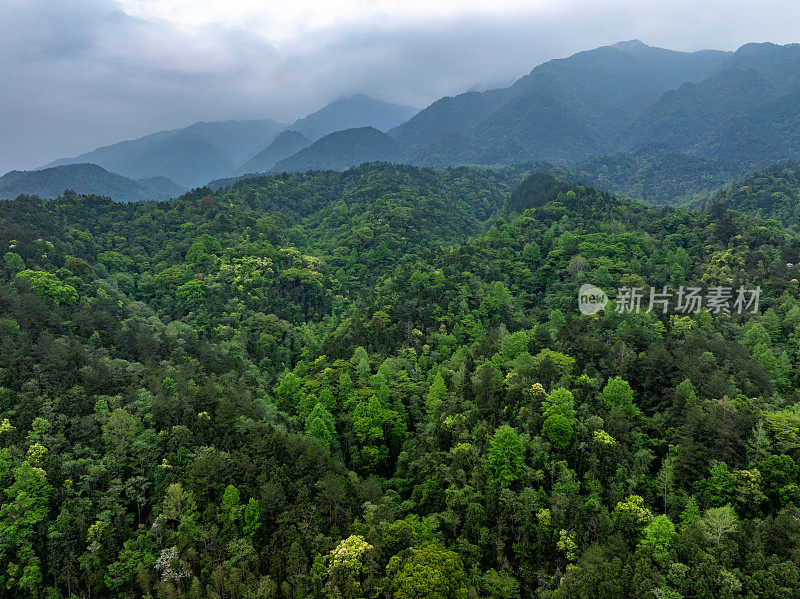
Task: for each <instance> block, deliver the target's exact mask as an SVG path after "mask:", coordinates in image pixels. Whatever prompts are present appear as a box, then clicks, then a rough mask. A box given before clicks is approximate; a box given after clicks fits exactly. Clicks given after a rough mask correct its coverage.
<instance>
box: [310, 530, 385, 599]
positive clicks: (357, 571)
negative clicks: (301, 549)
mask: <svg viewBox="0 0 800 599" xmlns="http://www.w3.org/2000/svg"><path fill="white" fill-rule="evenodd" d="M373 549H374V548H373V546H372V545H370V544H369V543H367V542H366V541H365V540H364V538H363V537H361V536H358V535H351V536H349V537H347V538H346V539H344V540H342V541H341V542H340V543H339V544H338V545H337V546H336V548H335V549H333V550H332V551H331V552H330V553H328V555H326V556H325V558H323V559H322V560H319V561H318V562H317V563H316V564H315V565H314V572H315V574H316V576H317V577H320V578H323V579H324V590H325V594H326V596H328V597H342V599H358V598H360V597H365V596H367V595H366V591H367V589H366V588H365V579H366V574H367V568H366V566H365V561H366V559H368V557H369V555H370V554H371V553H372V551H373Z"/></svg>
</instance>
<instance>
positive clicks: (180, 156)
mask: <svg viewBox="0 0 800 599" xmlns="http://www.w3.org/2000/svg"><path fill="white" fill-rule="evenodd" d="M282 128H283V125H281V124H279V123H276V122H275V121H272V120H270V119H262V120H251V121H220V122H211V123H206V122H199V123H195V124H193V125H190V126H188V127H185V128H183V129H173V130H168V131H159V132H157V133H153V134H150V135H146V136H144V137H140V138H138V139H134V140H128V141H123V142H120V143H117V144H113V145H111V146H105V147H102V148H97V149H95V150H92V151H91V152H87V153H86V154H81V155H80V156H77V157H75V158H62V159H60V160H56V161H55V162H52V163H50V164H49V165H47V166H60V165H64V164H76V163H92V164H98V165H100V166H102V167H103V168H105V169H108V170H110V171H113V172H116V173H120V174H122V175H124V176H126V177H131V178H134V179H141V178H147V177H159V176H160V177H167V178H169V179H171V180H173V181H175V182H176V183H178V184H180V185H182V186H184V187H187V188H189V187H196V186H198V185H202V184H204V183H206V182H207V181H209V180H211V179H214V178H217V177H223V176H227V175H229V174H230V173H231V172H233V170H234V168H235V166H236V165H237V164H241V163H242V162H243V161H244V160H246V159H247V158H249V157H250V156H252V155H253V154H254V153H256V152H258V151H259V150H260V149H262V148H263V147H264V146H265V145H266V144H268V143H270V142H271V141H272V139H273V138H274V137H275V135H276V134H277V133H278V132H279V131H280V130H281V129H282Z"/></svg>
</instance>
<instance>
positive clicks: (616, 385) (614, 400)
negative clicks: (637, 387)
mask: <svg viewBox="0 0 800 599" xmlns="http://www.w3.org/2000/svg"><path fill="white" fill-rule="evenodd" d="M603 405H604V406H605V407H606V409H607V410H609V411H613V410H620V411H621V412H623V413H624V414H625V415H626V416H627V417H628V418H634V417H635V416H637V415H638V414H640V413H641V412H640V411H639V408H637V407H636V405H635V404H634V403H633V389H631V386H630V385H629V384H628V382H627V381H624V380H622V379H621V378H619V377H615V378H612V379H609V381H608V383H606V386H605V387H603Z"/></svg>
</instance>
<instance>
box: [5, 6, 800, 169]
mask: <svg viewBox="0 0 800 599" xmlns="http://www.w3.org/2000/svg"><path fill="white" fill-rule="evenodd" d="M281 4H283V5H284V6H283V7H281ZM286 4H287V3H277V2H273V3H266V8H265V7H264V5H265V3H264V2H263V0H260V1H256V0H226V2H205V3H198V2H196V1H191V2H190V1H189V0H70V1H69V2H52V1H48V0H0V9H2V12H3V19H2V21H0V81H3V82H4V84H3V86H2V94H0V173H2V172H5V171H7V170H10V169H11V168H33V167H36V166H40V165H41V164H43V163H45V162H48V161H50V160H52V159H55V158H57V157H60V156H65V155H74V154H77V153H81V152H83V151H86V150H89V149H92V148H93V147H96V146H98V145H103V144H109V143H114V142H116V141H119V140H121V139H126V138H130V137H134V136H139V135H144V134H146V133H150V132H152V131H155V130H158V129H165V128H174V127H180V126H184V125H187V124H189V123H191V122H194V121H197V120H223V119H229V118H263V117H271V118H274V119H276V120H280V121H284V122H290V121H291V120H293V119H295V118H297V117H299V116H303V115H305V114H306V113H308V112H310V111H312V110H315V109H316V108H319V107H320V106H322V105H324V104H325V103H327V102H329V101H330V100H332V99H335V98H336V97H339V96H342V95H345V94H350V93H355V92H363V93H367V94H369V95H372V96H374V97H378V98H381V99H385V100H389V101H395V102H399V103H403V104H412V105H416V106H420V107H423V106H425V105H427V104H428V103H429V102H431V101H432V100H434V99H436V98H438V97H440V96H443V95H449V94H455V93H459V92H461V91H465V90H467V89H473V88H485V87H490V86H493V85H505V84H508V83H510V82H511V81H513V80H514V79H516V78H517V77H519V76H521V75H523V74H525V73H527V72H529V71H530V69H531V68H533V67H534V66H535V65H536V64H539V63H541V62H543V61H545V60H548V59H550V58H556V57H560V56H565V55H568V54H571V53H573V52H577V51H580V50H584V49H589V48H593V47H596V46H599V45H604V44H608V43H613V42H616V41H620V40H625V39H632V38H638V39H641V40H643V41H645V42H646V43H649V44H652V45H659V46H664V47H670V48H675V49H679V50H696V49H701V48H719V49H735V48H736V47H738V46H739V45H741V44H742V43H745V42H748V41H773V42H776V43H789V42H792V41H800V40H794V39H791V37H789V36H790V35H791V34H790V32H788V29H789V28H787V27H786V23H791V22H798V18H800V5H798V4H797V3H795V2H788V1H782V2H770V1H767V2H762V3H753V2H751V1H747V2H744V1H738V0H734V1H722V0H710V1H707V2H703V3H697V2H689V1H686V0H679V1H670V2H661V3H655V2H653V3H651V2H641V1H638V2H634V1H630V0H611V1H606V2H603V3H598V2H589V1H587V0H562V1H561V2H552V1H550V0H541V1H539V2H533V3H532V2H530V1H528V2H522V1H518V0H509V1H507V2H505V3H503V2H501V3H500V4H498V3H492V4H491V6H492V10H491V12H489V11H488V10H487V9H485V8H484V7H485V6H487V5H486V3H485V2H477V1H475V0H462V1H461V2H458V3H454V2H449V1H445V2H441V3H430V2H428V1H426V2H421V1H418V0H407V1H406V2H402V3H398V2H388V1H386V0H378V1H377V2H366V1H365V0H337V1H336V2H332V3H331V2H325V3H315V2H308V1H301V2H295V3H293V4H292V7H291V8H287V7H286V6H285V5H286ZM434 5H435V8H431V7H433V6H434Z"/></svg>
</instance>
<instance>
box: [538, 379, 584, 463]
mask: <svg viewBox="0 0 800 599" xmlns="http://www.w3.org/2000/svg"><path fill="white" fill-rule="evenodd" d="M542 417H543V418H544V423H543V424H542V435H543V436H544V437H545V438H546V439H548V440H549V441H550V442H551V443H552V444H553V445H555V446H556V447H558V448H560V449H566V448H567V447H569V445H570V443H571V442H572V435H573V427H574V426H575V423H576V420H575V398H574V397H573V395H572V392H571V391H569V390H568V389H563V388H558V389H554V390H553V391H552V392H551V393H550V394H549V395H548V396H547V397H545V398H544V399H543V400H542Z"/></svg>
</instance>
